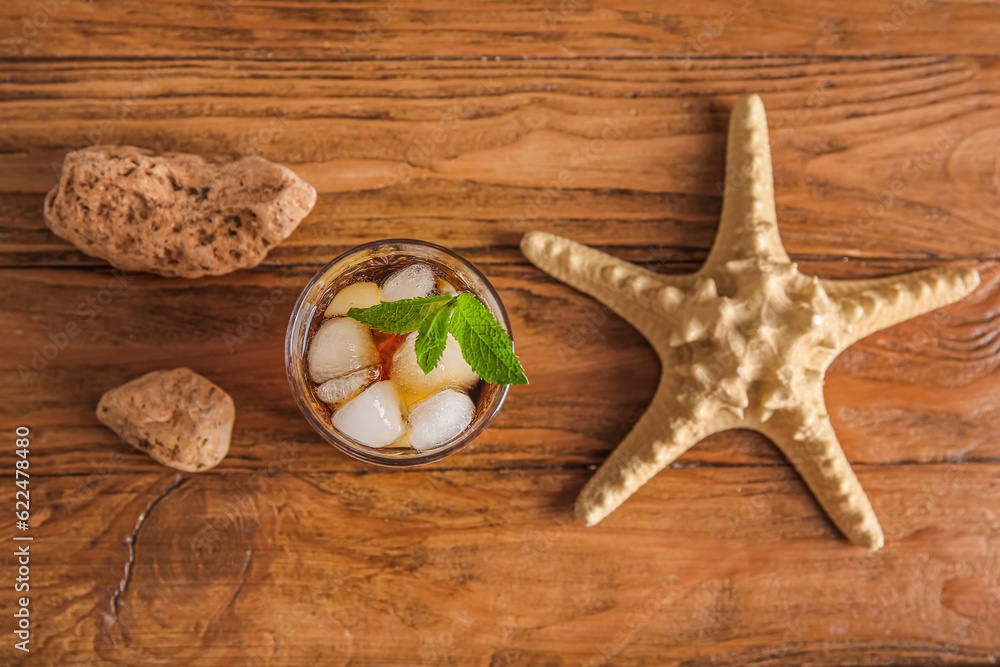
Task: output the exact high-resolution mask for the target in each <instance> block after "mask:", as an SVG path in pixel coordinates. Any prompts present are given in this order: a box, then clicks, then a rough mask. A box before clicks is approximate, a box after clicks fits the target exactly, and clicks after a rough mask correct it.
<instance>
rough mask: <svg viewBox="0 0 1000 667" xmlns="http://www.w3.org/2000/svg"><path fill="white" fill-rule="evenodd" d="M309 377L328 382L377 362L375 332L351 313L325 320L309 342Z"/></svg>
mask: <svg viewBox="0 0 1000 667" xmlns="http://www.w3.org/2000/svg"><path fill="white" fill-rule="evenodd" d="M307 360H308V363H309V377H311V378H312V380H313V382H326V381H327V380H329V379H331V378H335V377H339V376H341V375H347V374H348V373H350V372H351V371H356V370H360V369H362V368H365V367H366V366H373V365H374V364H376V363H378V349H377V348H376V347H375V341H374V340H373V339H372V332H371V331H370V330H369V329H368V327H366V326H365V325H363V324H361V322H358V321H357V320H352V319H351V318H349V317H335V318H333V319H332V320H326V321H325V322H323V324H322V325H321V326H320V328H319V331H317V332H316V335H315V336H313V339H312V342H311V343H310V344H309V353H308V357H307Z"/></svg>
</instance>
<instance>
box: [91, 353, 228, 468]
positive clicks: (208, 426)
mask: <svg viewBox="0 0 1000 667" xmlns="http://www.w3.org/2000/svg"><path fill="white" fill-rule="evenodd" d="M235 414H236V410H235V407H234V405H233V399H232V398H230V396H229V394H227V393H226V392H225V391H223V390H222V389H220V388H219V387H218V386H216V385H215V384H213V383H212V382H211V381H209V380H208V379H207V378H205V377H203V376H201V375H198V374H197V373H195V372H194V371H192V370H190V369H188V368H175V369H173V370H169V371H153V372H152V373H147V374H146V375H143V376H142V377H139V378H136V379H135V380H132V381H131V382H126V383H125V384H123V385H122V386H120V387H116V388H115V389H111V390H110V391H108V392H106V393H105V394H104V396H102V397H101V400H100V402H99V403H98V404H97V418H98V419H99V420H100V421H101V423H102V424H104V425H105V426H107V427H108V428H110V429H111V430H112V431H114V432H115V433H117V434H118V435H120V436H121V438H122V440H123V441H124V442H126V443H128V444H129V445H131V446H132V447H135V448H136V449H138V450H139V451H142V452H145V453H147V454H149V455H150V456H151V457H153V458H154V459H156V461H158V462H159V463H162V464H163V465H165V466H170V467H171V468H177V469H178V470H183V471H185V472H200V471H202V470H208V469H209V468H213V467H215V466H216V465H217V464H218V463H219V462H220V461H222V459H223V458H225V456H226V453H227V452H229V440H230V436H231V434H232V430H233V420H234V418H235Z"/></svg>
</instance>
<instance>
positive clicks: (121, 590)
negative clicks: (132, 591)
mask: <svg viewBox="0 0 1000 667" xmlns="http://www.w3.org/2000/svg"><path fill="white" fill-rule="evenodd" d="M189 479H190V478H189V477H184V476H183V475H180V474H178V475H176V476H175V477H174V479H173V480H172V481H171V482H170V484H168V485H167V486H166V488H164V489H163V491H161V492H160V494H159V495H158V496H156V497H155V498H153V500H152V501H151V502H150V503H149V505H147V506H146V509H145V510H144V511H143V512H142V513H141V514H140V515H139V519H138V521H136V524H135V530H133V531H132V534H131V535H129V536H128V537H126V538H125V543H126V544H127V545H128V560H127V561H126V562H125V573H124V575H123V576H122V579H121V581H120V582H119V584H118V590H117V591H115V594H114V595H113V596H112V598H111V613H112V615H113V616H114V618H115V620H116V621H118V612H119V609H120V607H121V598H122V596H123V595H125V593H126V591H128V587H129V584H130V583H132V569H133V567H134V566H135V548H136V543H137V542H138V539H139V530H140V529H141V528H142V525H143V524H144V523H145V522H146V519H147V518H148V517H149V514H150V512H152V511H153V508H154V507H156V506H157V505H158V504H159V503H160V501H161V500H163V499H164V498H166V497H167V495H168V494H170V493H171V492H173V491H174V490H176V489H178V488H180V487H181V486H182V485H183V484H184V483H185V482H187V481H188V480H189Z"/></svg>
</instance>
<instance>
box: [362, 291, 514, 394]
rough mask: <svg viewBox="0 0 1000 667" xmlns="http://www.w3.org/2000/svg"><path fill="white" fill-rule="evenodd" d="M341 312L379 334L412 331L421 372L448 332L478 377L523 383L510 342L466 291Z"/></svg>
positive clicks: (436, 357) (437, 355) (434, 361)
mask: <svg viewBox="0 0 1000 667" xmlns="http://www.w3.org/2000/svg"><path fill="white" fill-rule="evenodd" d="M347 316H348V317H351V318H353V319H355V320H357V321H358V322H361V323H362V324H365V325H367V326H369V327H371V328H373V329H377V330H379V331H384V332H385V333H394V334H404V333H410V332H411V331H416V332H417V340H416V342H415V343H414V349H415V351H416V353H417V363H418V364H419V365H420V368H421V369H422V370H423V371H424V373H430V372H431V371H432V370H434V369H435V368H436V367H437V365H438V362H439V361H440V360H441V355H442V354H443V353H444V347H445V345H446V344H447V342H448V334H449V333H450V334H451V335H452V336H454V337H455V340H457V341H458V346H459V347H460V348H461V349H462V358H464V359H465V361H466V363H467V364H469V366H471V367H472V370H474V371H475V372H476V374H477V375H479V377H481V378H482V379H484V380H486V381H487V382H493V383H496V384H528V378H527V377H526V376H525V374H524V368H523V367H522V366H521V362H520V361H518V358H517V355H515V354H514V343H513V341H511V339H510V336H508V335H507V330H506V329H505V328H504V327H503V325H502V324H500V322H498V321H497V318H496V317H494V316H493V313H491V312H490V311H489V309H488V308H487V307H486V306H484V305H483V303H482V302H481V301H480V300H479V299H477V298H476V297H475V296H473V295H472V294H467V293H463V294H458V295H455V296H452V295H449V294H440V295H437V296H425V297H420V298H417V299H404V300H402V301H390V302H388V303H380V304H378V305H376V306H372V307H371V308H363V309H362V308H351V309H350V310H348V311H347Z"/></svg>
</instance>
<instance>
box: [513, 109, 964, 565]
mask: <svg viewBox="0 0 1000 667" xmlns="http://www.w3.org/2000/svg"><path fill="white" fill-rule="evenodd" d="M521 249H522V251H523V252H524V254H525V256H526V257H527V258H528V259H529V260H531V262H532V263H534V264H535V265H536V266H537V267H538V268H540V269H542V270H543V271H546V272H547V273H549V274H551V275H552V276H554V277H556V278H557V279H559V280H561V281H563V282H565V283H567V284H568V285H570V286H572V287H575V288H576V289H578V290H580V291H582V292H585V293H587V294H589V295H591V296H593V297H595V298H596V299H598V300H600V301H602V302H603V303H605V304H606V305H607V306H609V307H610V308H612V309H613V310H615V311H616V312H617V313H618V314H619V315H620V316H621V317H622V318H624V319H625V320H626V321H627V322H629V323H630V324H631V325H632V326H634V327H635V328H636V329H638V330H639V331H640V332H641V333H642V334H643V335H644V336H645V337H646V338H647V339H648V340H649V342H650V344H651V345H652V346H653V348H654V349H655V350H656V352H657V354H658V355H659V357H660V361H661V365H662V376H661V379H660V383H659V387H658V389H657V391H656V395H655V396H654V398H653V400H652V402H651V404H650V406H649V408H648V409H647V410H646V412H645V414H643V416H642V417H641V418H640V420H639V421H638V422H637V423H636V425H635V426H634V427H633V428H632V430H631V431H630V432H629V434H628V435H627V436H626V437H625V440H624V441H622V443H621V444H620V445H619V446H618V447H617V448H616V449H615V451H614V452H613V453H612V454H611V456H610V457H609V458H608V460H607V461H606V462H605V463H604V465H603V466H601V468H600V469H599V470H598V471H597V473H596V474H595V475H594V477H593V478H592V479H591V480H590V481H589V482H588V483H587V485H586V486H585V487H584V489H583V490H582V491H581V493H580V496H579V498H578V499H577V501H576V506H575V512H576V515H577V516H578V517H579V518H580V519H581V520H582V521H583V522H584V523H586V524H587V525H594V524H596V523H598V522H599V521H601V520H602V519H603V518H604V517H606V516H607V515H608V514H609V513H611V512H612V511H614V510H615V509H616V508H617V507H618V506H619V505H621V504H622V502H624V501H625V500H626V499H627V498H628V497H629V496H630V495H632V493H634V492H635V491H636V489H638V488H639V487H640V486H642V485H643V484H645V483H646V482H647V481H648V480H649V479H650V478H652V477H653V475H655V474H656V473H657V472H659V471H660V470H662V469H663V468H664V467H666V466H667V465H669V464H670V463H671V462H672V461H673V460H674V459H676V458H677V457H678V456H680V455H681V454H683V453H684V452H685V451H687V450H688V449H689V448H691V447H692V446H693V445H695V444H696V443H697V442H698V441H700V440H702V439H703V438H705V437H707V436H709V435H711V434H713V433H717V432H719V431H723V430H727V429H733V428H747V429H753V430H756V431H758V432H760V433H762V434H764V435H765V436H767V437H768V438H769V439H770V440H771V441H773V442H774V444H775V445H777V446H778V447H779V448H780V449H781V451H782V452H783V453H784V454H785V456H786V457H787V458H788V459H789V460H790V461H791V462H792V464H793V465H794V466H795V468H796V469H797V470H798V472H799V474H800V475H801V476H802V478H803V479H804V480H805V482H806V484H808V486H809V488H810V489H811V490H812V492H813V493H814V494H815V496H816V498H817V499H818V500H819V502H820V504H821V505H822V506H823V508H824V509H825V510H826V512H827V514H828V515H829V516H830V518H831V519H832V520H833V522H834V523H835V524H836V525H837V526H838V527H839V528H840V530H841V531H843V533H844V534H845V535H846V536H847V537H848V538H849V539H850V540H851V541H852V542H854V543H855V544H858V545H860V546H863V547H866V548H869V549H878V548H879V547H881V546H882V544H883V542H884V539H883V536H882V529H881V527H880V526H879V522H878V519H877V518H876V516H875V512H874V510H873V509H872V506H871V503H870V502H869V501H868V497H867V496H866V495H865V492H864V491H863V490H862V488H861V485H860V484H859V482H858V479H857V477H856V476H855V475H854V471H853V470H852V469H851V466H850V463H849V462H848V461H847V457H846V456H845V455H844V452H843V450H842V449H841V447H840V444H839V443H838V442H837V436H836V435H835V434H834V432H833V427H832V426H831V424H830V419H829V417H828V415H827V411H826V405H825V402H824V400H823V377H824V374H825V372H826V369H827V367H828V366H829V365H830V363H831V362H832V361H833V359H834V358H835V357H836V356H837V355H838V354H839V353H840V352H841V351H843V350H844V349H845V348H847V347H848V346H849V345H851V344H852V343H854V342H855V341H857V340H858V339H860V338H863V337H864V336H867V335H868V334H870V333H872V332H875V331H878V330H879V329H884V328H886V327H890V326H892V325H894V324H896V323H898V322H902V321H903V320H907V319H909V318H911V317H914V316H916V315H919V314H921V313H924V312H927V311H930V310H933V309H935V308H939V307H941V306H943V305H946V304H949V303H952V302H953V301H957V300H958V299H961V298H962V297H964V296H965V295H967V294H969V293H970V292H971V291H972V290H973V289H975V287H976V286H977V285H978V284H979V274H978V273H977V272H976V271H975V270H974V269H967V268H961V267H939V268H933V269H928V270H925V271H918V272H915V273H910V274H905V275H901V276H892V277H888V278H878V279H873V280H820V279H818V278H816V277H815V276H807V275H803V274H802V273H799V271H798V268H797V267H796V265H795V263H793V262H791V261H790V260H789V259H788V255H787V254H786V253H785V250H784V247H783V246H782V244H781V239H780V238H779V236H778V225H777V216H776V213H775V205H774V179H773V175H772V172H771V152H770V145H769V141H768V133H767V118H766V116H765V114H764V105H763V103H762V102H761V100H760V98H759V97H758V96H757V95H747V96H743V97H740V98H739V100H738V101H737V102H736V105H735V107H734V109H733V113H732V117H731V120H730V125H729V140H728V146H727V151H726V189H725V196H724V200H723V206H722V219H721V222H720V226H719V231H718V234H717V236H716V239H715V243H714V244H713V246H712V249H711V251H710V252H709V255H708V258H707V259H706V261H705V264H704V266H702V267H701V269H700V270H698V271H697V272H696V273H693V274H689V275H682V276H665V275H660V274H657V273H653V272H651V271H648V270H646V269H644V268H641V267H638V266H636V265H634V264H630V263H629V262H625V261H622V260H620V259H616V258H614V257H612V256H610V255H608V254H605V253H603V252H600V251H598V250H594V249H592V248H588V247H587V246H583V245H580V244H577V243H574V242H572V241H569V240H567V239H564V238H561V237H558V236H553V235H551V234H546V233H542V232H529V233H528V234H526V235H525V236H524V239H523V240H522V242H521Z"/></svg>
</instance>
